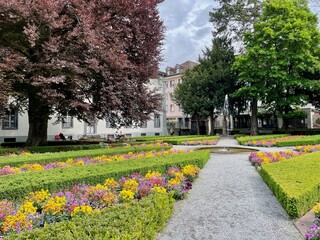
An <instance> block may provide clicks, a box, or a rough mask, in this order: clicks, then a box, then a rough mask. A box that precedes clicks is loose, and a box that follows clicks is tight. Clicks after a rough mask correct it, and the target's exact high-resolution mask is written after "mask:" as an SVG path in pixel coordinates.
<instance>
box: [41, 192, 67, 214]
mask: <svg viewBox="0 0 320 240" xmlns="http://www.w3.org/2000/svg"><path fill="white" fill-rule="evenodd" d="M66 201H67V200H66V197H58V196H55V197H52V198H50V199H49V201H48V202H47V203H46V204H44V205H43V207H42V211H43V212H44V213H45V214H49V215H56V214H58V213H61V212H62V211H63V208H64V206H65V205H66Z"/></svg>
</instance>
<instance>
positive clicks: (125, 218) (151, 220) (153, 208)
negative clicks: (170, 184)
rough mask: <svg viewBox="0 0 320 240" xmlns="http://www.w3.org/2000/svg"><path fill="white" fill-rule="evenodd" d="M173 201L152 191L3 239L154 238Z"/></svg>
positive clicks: (165, 219)
mask: <svg viewBox="0 0 320 240" xmlns="http://www.w3.org/2000/svg"><path fill="white" fill-rule="evenodd" d="M173 203H174V199H173V198H172V197H171V195H169V194H152V195H150V196H147V197H145V198H143V199H142V200H141V201H133V202H131V203H128V204H121V205H118V206H115V207H111V208H106V209H103V210H102V211H100V212H98V213H93V214H88V215H84V216H79V217H74V218H73V219H72V220H70V221H65V222H59V223H56V224H49V225H47V226H45V227H44V228H41V229H35V230H30V231H26V232H23V233H20V234H17V235H11V236H8V237H6V239H9V240H10V239H11V240H19V239H21V240H22V239H52V240H54V239H56V240H61V239H64V240H71V239H74V240H78V239H81V240H91V239H127V240H129V239H137V240H138V239H139V240H140V239H154V238H155V237H156V234H157V233H158V232H159V231H160V230H162V228H163V227H164V226H165V223H166V221H167V220H168V219H169V217H170V216H171V215H172V211H173Z"/></svg>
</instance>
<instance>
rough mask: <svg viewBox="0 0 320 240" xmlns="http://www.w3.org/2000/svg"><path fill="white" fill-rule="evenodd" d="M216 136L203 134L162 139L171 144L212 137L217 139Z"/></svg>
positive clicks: (210, 138)
mask: <svg viewBox="0 0 320 240" xmlns="http://www.w3.org/2000/svg"><path fill="white" fill-rule="evenodd" d="M219 138H220V137H218V136H205V137H194V136H193V137H187V138H180V137H178V138H170V139H164V140H163V141H164V142H166V143H170V144H173V145H180V144H182V143H183V142H185V141H199V140H201V141H202V140H212V139H219Z"/></svg>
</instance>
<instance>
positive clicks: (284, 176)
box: [260, 152, 320, 218]
mask: <svg viewBox="0 0 320 240" xmlns="http://www.w3.org/2000/svg"><path fill="white" fill-rule="evenodd" d="M319 159H320V152H315V153H310V154H306V155H303V156H299V157H294V158H292V159H290V161H282V162H278V163H274V164H268V165H262V168H261V171H260V174H261V177H262V178H263V180H264V181H265V182H266V183H267V184H268V186H269V187H270V189H271V190H272V191H273V193H274V195H275V196H276V197H277V198H278V200H279V202H280V203H281V204H282V206H283V207H284V209H285V210H286V211H287V213H288V214H289V216H290V217H292V218H298V217H300V216H302V215H303V214H304V213H306V212H308V211H309V210H310V209H311V208H312V207H313V206H314V204H315V203H316V202H317V201H318V200H319V198H320V191H319V189H320V174H319V173H320V161H319Z"/></svg>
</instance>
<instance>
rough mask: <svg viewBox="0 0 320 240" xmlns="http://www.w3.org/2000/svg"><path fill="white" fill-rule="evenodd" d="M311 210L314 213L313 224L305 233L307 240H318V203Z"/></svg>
mask: <svg viewBox="0 0 320 240" xmlns="http://www.w3.org/2000/svg"><path fill="white" fill-rule="evenodd" d="M313 211H314V214H315V217H316V218H315V220H314V221H313V225H312V226H311V227H310V229H309V230H308V232H307V233H306V236H305V237H306V239H307V240H319V239H320V203H318V204H317V205H316V206H314V207H313Z"/></svg>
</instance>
